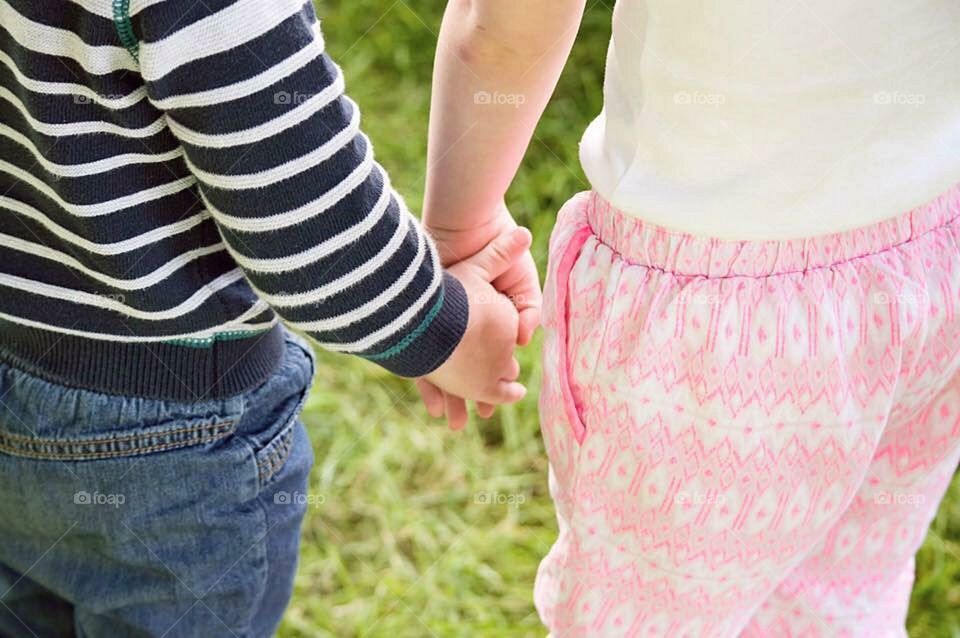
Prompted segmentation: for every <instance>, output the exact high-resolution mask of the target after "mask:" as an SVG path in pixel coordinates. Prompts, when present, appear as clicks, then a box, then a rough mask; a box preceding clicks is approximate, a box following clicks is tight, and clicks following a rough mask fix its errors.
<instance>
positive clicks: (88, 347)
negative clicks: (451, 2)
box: [0, 0, 468, 400]
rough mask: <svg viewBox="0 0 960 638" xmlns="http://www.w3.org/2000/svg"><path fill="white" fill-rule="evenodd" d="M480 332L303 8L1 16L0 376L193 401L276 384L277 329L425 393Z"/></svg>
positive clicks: (112, 4) (182, 1) (248, 1)
mask: <svg viewBox="0 0 960 638" xmlns="http://www.w3.org/2000/svg"><path fill="white" fill-rule="evenodd" d="M467 315H468V308H467V302H466V295H465V293H464V290H463V288H462V286H461V285H460V283H459V282H458V281H457V280H456V279H454V278H453V277H452V276H450V275H449V274H447V273H445V272H444V271H443V269H442V268H441V266H440V264H439V262H438V258H437V253H436V251H435V249H434V247H433V245H432V243H431V241H430V239H429V238H428V237H427V236H426V235H425V233H424V232H423V231H422V230H421V228H420V227H419V225H418V223H417V221H416V219H415V218H414V217H413V216H412V215H411V214H410V213H409V212H408V211H407V209H406V207H405V206H404V204H403V201H402V200H401V199H400V197H399V196H397V194H396V193H395V192H394V191H393V189H392V188H391V185H390V180H389V178H388V176H387V174H386V172H385V171H384V170H383V169H382V168H381V167H380V166H379V165H378V164H377V163H376V162H375V161H374V157H373V148H372V146H371V144H370V140H369V139H368V138H367V137H366V136H364V134H363V133H362V132H361V129H360V111H359V109H358V108H357V105H356V104H354V103H353V102H352V101H351V100H350V99H349V98H348V97H347V96H346V95H345V94H344V80H343V76H342V75H341V73H340V70H339V68H338V67H337V66H336V65H335V64H334V63H333V62H332V61H331V60H330V58H329V57H328V56H327V55H326V54H325V52H324V42H323V38H322V35H321V32H320V26H319V23H318V21H317V18H316V15H315V13H314V9H313V6H312V4H311V2H310V0H306V2H304V0H204V1H203V2H193V1H192V0H113V1H111V0H72V1H70V0H46V1H44V2H36V0H0V359H2V360H4V361H6V362H7V363H10V364H12V365H17V366H21V367H23V368H25V369H27V370H29V371H32V372H34V373H36V374H38V375H40V376H43V377H44V378H47V379H50V380H52V381H55V382H59V383H64V384H67V385H71V386H75V387H82V388H87V389H92V390H96V391H101V392H107V393H116V394H129V395H133V396H144V397H163V398H169V399H175V400H176V399H183V400H196V399H200V398H211V397H212V398H217V397H225V396H230V395H233V394H237V393H239V392H242V391H243V390H245V389H248V388H250V387H253V386H255V385H257V384H259V383H260V382H262V381H263V380H264V379H265V378H266V376H267V375H269V374H270V373H271V372H272V370H273V369H274V368H275V366H276V365H277V362H278V361H279V357H280V356H281V354H282V351H283V343H284V337H283V330H282V327H281V326H280V325H279V323H278V317H282V318H283V319H284V320H285V322H286V323H288V324H289V325H291V326H293V327H295V328H298V329H300V330H302V331H305V332H306V333H307V334H309V335H310V336H311V337H313V338H314V339H316V341H318V342H319V345H320V346H322V347H323V348H327V349H329V350H334V351H338V352H345V353H353V354H357V355H360V356H362V357H365V358H367V359H369V360H372V361H375V362H377V363H378V364H380V365H382V366H384V367H385V368H387V369H389V370H391V371H393V372H396V373H398V374H401V375H405V376H418V375H422V374H425V373H427V372H429V371H431V370H433V369H434V368H436V367H437V366H439V365H440V363H442V362H443V361H444V360H445V359H446V358H447V356H449V353H450V352H451V351H452V350H453V348H454V347H455V346H456V345H457V343H458V342H459V340H460V338H461V337H462V334H463V331H464V330H465V327H466V323H467Z"/></svg>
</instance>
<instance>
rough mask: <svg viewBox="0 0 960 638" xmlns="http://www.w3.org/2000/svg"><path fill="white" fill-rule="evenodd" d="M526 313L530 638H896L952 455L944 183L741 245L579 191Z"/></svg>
mask: <svg viewBox="0 0 960 638" xmlns="http://www.w3.org/2000/svg"><path fill="white" fill-rule="evenodd" d="M545 309H546V310H545V314H546V317H545V321H544V323H545V328H546V343H545V351H544V366H545V367H544V370H545V373H544V387H543V392H542V398H541V403H540V411H541V422H542V429H543V435H544V438H545V440H546V445H547V450H548V453H549V456H550V465H551V471H550V491H551V494H552V496H553V499H554V502H555V504H556V509H557V517H558V520H559V527H560V534H559V537H558V538H557V541H556V543H555V544H554V546H553V548H552V549H551V550H550V553H549V554H548V555H547V557H546V558H545V559H544V560H543V562H542V564H541V565H540V570H539V572H538V575H537V582H536V588H535V599H536V605H537V609H538V611H539V613H540V616H541V618H542V620H543V622H544V623H545V624H546V625H547V626H548V627H549V628H550V631H551V633H552V636H553V638H572V637H590V638H594V637H605V636H616V637H621V636H623V637H639V636H644V637H646V636H655V637H660V636H670V637H671V638H672V637H674V636H677V637H683V636H689V637H694V638H701V637H706V636H737V635H741V636H776V637H778V638H779V637H790V636H794V637H797V636H804V637H806V636H864V637H869V638H880V637H884V636H905V635H906V634H905V630H904V619H905V616H906V612H907V604H908V600H909V595H910V589H911V585H912V582H913V557H914V554H915V552H916V551H917V549H918V547H919V546H920V544H921V542H922V541H923V538H924V535H925V533H926V530H927V527H928V525H929V524H930V521H931V519H932V518H933V516H934V514H935V513H936V510H937V505H938V504H939V502H940V500H941V498H942V497H943V494H944V491H945V490H946V488H947V486H948V484H949V482H950V479H951V477H952V474H953V472H954V470H955V469H956V467H957V463H958V460H960V375H958V371H960V186H957V187H954V188H953V189H951V190H950V191H949V192H947V193H945V194H943V195H942V196H940V197H938V198H937V199H936V200H934V201H933V202H930V203H929V204H926V205H923V206H920V207H918V208H916V209H914V210H912V211H910V212H908V213H906V214H905V215H902V216H901V217H898V218H895V219H892V220H888V221H885V222H882V223H880V224H877V225H875V226H871V227H868V228H863V229H857V230H854V231H849V232H844V233H839V234H835V235H827V236H823V237H817V238H813V239H805V240H791V241H753V242H738V241H721V240H715V239H709V238H700V237H694V236H690V235H686V234H679V233H672V232H670V231H667V230H664V229H662V228H659V227H654V226H651V225H649V224H645V223H643V222H641V221H638V220H636V219H634V218H630V217H628V216H625V215H624V214H622V213H620V212H618V211H616V210H614V209H612V208H611V207H610V205H609V204H607V203H606V202H604V201H603V200H602V199H601V198H600V197H598V196H597V195H595V194H592V193H582V194H580V195H577V196H576V197H574V198H573V199H572V200H571V201H570V202H569V203H568V204H567V205H566V206H565V207H564V209H563V210H562V211H561V214H560V219H559V221H558V224H557V227H556V229H555V231H554V233H553V236H552V238H551V248H550V269H549V274H548V281H547V290H546V299H545Z"/></svg>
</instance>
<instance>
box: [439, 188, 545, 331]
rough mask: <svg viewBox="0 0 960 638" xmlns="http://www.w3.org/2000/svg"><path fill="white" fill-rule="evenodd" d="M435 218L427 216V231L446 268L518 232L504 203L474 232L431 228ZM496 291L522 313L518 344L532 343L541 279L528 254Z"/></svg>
mask: <svg viewBox="0 0 960 638" xmlns="http://www.w3.org/2000/svg"><path fill="white" fill-rule="evenodd" d="M432 220H433V216H431V215H429V214H428V212H426V211H425V212H424V228H426V230H427V231H428V232H429V233H430V235H431V236H432V237H433V239H434V241H435V242H436V245H437V250H438V251H439V252H440V259H441V261H442V262H443V264H444V265H450V264H455V263H457V262H460V261H461V260H463V259H466V258H468V257H470V256H471V255H473V254H474V253H476V252H477V251H478V250H480V249H481V248H483V246H485V245H487V244H488V243H489V242H490V241H492V240H493V239H494V238H496V237H499V236H501V235H503V234H505V233H509V232H511V231H512V230H514V229H516V228H517V222H516V221H514V219H513V216H512V215H511V214H510V211H509V210H508V209H507V206H506V204H503V203H501V204H500V205H499V206H498V207H497V209H496V210H495V211H493V213H492V214H491V215H490V217H488V218H486V219H485V221H484V222H483V223H482V224H480V225H477V226H474V227H472V228H465V229H450V228H443V227H440V226H436V225H433V224H431V221H432ZM492 283H493V287H494V288H496V289H497V290H499V291H500V292H502V293H503V294H505V295H506V296H507V297H509V298H510V300H511V301H513V304H514V305H515V306H516V308H517V311H518V312H519V313H520V326H519V330H518V331H517V344H518V345H521V346H525V345H527V344H528V343H530V339H531V338H533V333H534V331H535V330H536V329H537V326H538V325H540V305H541V301H542V297H543V295H542V293H541V291H540V276H539V275H538V273H537V265H536V264H535V263H534V261H533V256H532V255H531V254H530V251H529V250H526V251H524V252H522V253H520V254H519V255H518V256H517V257H516V259H514V260H513V262H512V263H511V264H510V265H509V267H507V268H506V269H505V270H504V271H503V272H502V273H501V274H499V275H498V276H497V277H496V279H494V280H493V282H492Z"/></svg>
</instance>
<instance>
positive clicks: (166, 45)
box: [135, 0, 469, 376]
mask: <svg viewBox="0 0 960 638" xmlns="http://www.w3.org/2000/svg"><path fill="white" fill-rule="evenodd" d="M221 5H223V6H221ZM179 11H180V10H179V9H178V8H177V7H168V6H167V5H166V4H164V3H161V4H159V5H156V7H155V8H154V10H151V11H146V10H144V12H143V13H142V14H140V15H138V16H137V17H136V18H135V27H136V30H137V32H138V33H140V34H141V38H140V43H139V61H140V68H141V74H142V75H143V77H144V79H145V80H146V87H147V93H148V96H149V98H150V99H151V101H152V102H153V104H154V105H155V106H157V107H158V108H160V109H162V110H163V112H164V116H165V121H166V124H167V126H168V128H169V130H170V132H171V133H172V134H173V135H175V136H176V137H177V139H178V140H179V142H180V145H181V147H182V148H183V153H184V162H185V164H186V168H187V169H189V171H190V172H191V173H192V175H193V176H194V177H195V178H196V180H197V182H198V186H199V193H200V194H201V195H202V197H203V200H204V204H205V207H206V209H207V212H208V213H209V214H210V215H211V216H212V218H213V220H214V222H215V223H216V224H217V226H218V228H219V232H220V235H221V237H222V239H223V247H224V248H225V249H226V250H227V251H228V252H229V257H230V258H232V260H233V261H234V262H235V263H236V265H237V266H238V267H239V268H240V269H242V271H243V274H244V276H245V279H246V281H247V283H248V284H249V285H250V286H251V287H252V289H253V291H254V292H256V293H257V295H258V296H259V297H260V299H261V300H262V301H264V302H265V303H266V304H268V305H270V306H271V307H272V308H273V310H274V311H275V312H276V313H277V314H278V315H280V316H281V317H283V318H284V319H285V320H286V321H287V322H288V324H290V325H291V326H293V327H296V328H299V329H301V330H303V331H305V332H306V333H307V334H309V335H310V336H311V337H313V338H314V339H316V340H317V341H318V342H319V344H320V345H321V346H322V347H325V348H327V349H330V350H334V351H338V352H347V353H352V354H356V355H359V356H362V357H364V358H366V359H368V360H371V361H375V362H376V363H378V364H380V365H382V366H384V367H385V368H387V369H389V370H391V371H392V372H395V373H398V374H402V375H405V376H420V375H423V374H426V373H429V372H431V371H432V370H434V369H436V368H437V367H438V366H440V365H441V364H442V363H443V362H444V360H445V359H446V358H447V357H448V356H449V355H450V353H451V351H453V349H454V348H455V347H456V346H457V344H458V343H459V342H460V340H461V338H462V336H463V333H464V330H465V329H466V325H467V322H468V314H469V313H468V308H467V298H466V293H465V291H464V289H463V287H462V285H461V284H460V283H459V282H458V281H457V280H456V279H455V278H453V277H452V276H450V275H449V274H448V273H445V272H444V271H443V270H442V268H440V265H439V260H438V257H437V253H436V251H435V249H434V246H433V244H432V242H431V241H429V238H428V237H427V235H426V234H425V232H424V231H423V230H422V229H421V228H420V226H419V224H418V223H417V221H416V219H415V218H414V217H413V216H412V215H411V214H410V212H409V211H408V210H407V209H406V207H405V206H404V205H403V202H402V200H401V199H400V198H399V197H398V196H397V194H396V193H395V192H394V191H393V188H392V187H391V185H390V182H389V179H388V176H387V174H386V172H385V171H384V170H383V169H382V168H381V167H380V166H379V165H378V164H377V163H376V162H375V161H374V159H373V148H372V146H371V143H370V141H369V140H368V139H367V138H366V136H365V135H363V133H362V131H361V129H360V112H359V107H358V106H357V105H356V104H354V103H353V102H352V101H350V100H349V98H347V97H346V95H344V93H343V91H344V80H343V77H342V75H341V73H340V70H339V69H338V67H337V66H336V65H335V64H334V63H333V61H332V60H330V59H329V58H328V57H327V55H326V54H325V53H324V48H323V40H322V37H321V34H320V29H319V23H318V22H317V19H316V15H315V13H314V11H313V7H312V5H311V4H310V3H309V2H307V3H303V2H302V0H273V1H272V2H269V3H264V2H244V1H242V0H234V1H233V2H229V3H218V4H217V8H216V9H212V8H209V7H206V6H205V5H204V6H202V7H199V8H198V9H197V11H198V12H200V13H204V14H208V15H207V16H206V18H205V19H203V21H197V22H194V23H193V24H191V25H189V26H186V27H183V28H177V24H178V21H179V18H180V13H179ZM228 44H233V47H232V48H228V49H225V50H224V48H225V47H226V46H227V45H228ZM224 257H225V258H226V257H227V256H226V255H225V256H224Z"/></svg>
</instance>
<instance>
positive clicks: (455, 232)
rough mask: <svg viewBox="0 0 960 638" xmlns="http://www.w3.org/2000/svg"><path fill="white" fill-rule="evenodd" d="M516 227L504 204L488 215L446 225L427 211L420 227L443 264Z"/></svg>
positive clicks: (457, 260)
mask: <svg viewBox="0 0 960 638" xmlns="http://www.w3.org/2000/svg"><path fill="white" fill-rule="evenodd" d="M516 226H517V222H516V221H515V220H514V219H513V216H512V215H510V211H509V210H508V209H507V207H506V204H500V205H499V206H497V207H496V209H495V210H494V211H493V212H492V213H491V214H490V215H486V216H482V217H477V218H474V219H471V220H469V221H468V222H466V223H455V224H449V223H444V221H443V220H442V219H435V218H434V216H432V215H429V214H428V213H426V212H425V213H424V215H423V227H424V229H426V231H427V232H428V233H430V236H431V237H432V238H433V240H434V243H435V244H436V246H437V251H438V252H439V253H440V259H441V261H442V262H443V264H444V265H445V266H446V265H450V264H455V263H457V262H459V261H462V260H464V259H466V258H467V257H471V256H473V255H475V254H476V253H478V252H479V251H480V250H481V249H482V248H483V247H484V246H486V245H487V244H489V243H490V242H491V241H493V240H494V239H495V238H497V237H499V236H500V235H502V234H503V233H505V232H507V231H508V230H510V229H512V228H516Z"/></svg>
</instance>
